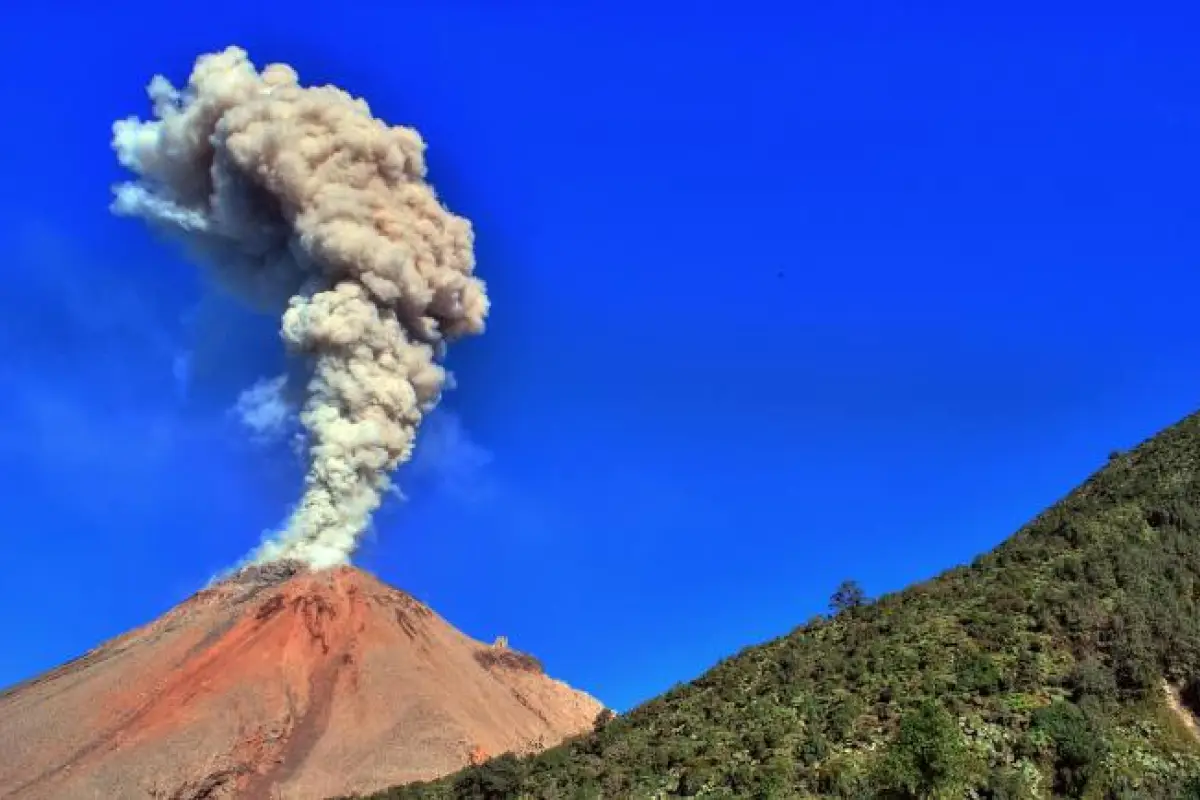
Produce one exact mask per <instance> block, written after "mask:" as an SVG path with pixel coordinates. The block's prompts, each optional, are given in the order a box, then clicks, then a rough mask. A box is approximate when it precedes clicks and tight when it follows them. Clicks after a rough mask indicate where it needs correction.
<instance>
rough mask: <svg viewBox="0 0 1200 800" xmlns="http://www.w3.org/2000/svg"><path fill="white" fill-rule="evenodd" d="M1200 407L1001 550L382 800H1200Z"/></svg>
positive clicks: (850, 593) (843, 605)
mask: <svg viewBox="0 0 1200 800" xmlns="http://www.w3.org/2000/svg"><path fill="white" fill-rule="evenodd" d="M1198 600H1200V415H1197V416H1193V417H1190V418H1188V419H1186V420H1184V421H1183V422H1181V423H1179V424H1178V425H1176V426H1174V427H1172V428H1170V429H1168V430H1166V431H1164V432H1163V433H1161V434H1159V435H1158V436H1157V437H1155V438H1154V439H1152V440H1150V441H1149V442H1147V443H1145V444H1143V445H1142V446H1140V447H1139V448H1138V449H1137V450H1135V451H1133V452H1131V453H1127V454H1120V453H1114V454H1113V455H1112V456H1111V457H1110V461H1109V464H1108V465H1107V466H1106V467H1105V468H1104V469H1102V470H1101V471H1099V472H1098V473H1097V474H1096V475H1094V476H1092V477H1091V478H1090V479H1089V480H1088V481H1086V482H1085V483H1084V484H1083V485H1082V486H1081V487H1079V488H1078V489H1077V490H1075V491H1074V492H1072V493H1071V494H1070V495H1069V496H1068V497H1067V498H1065V499H1064V500H1062V501H1061V502H1059V503H1058V504H1057V505H1055V506H1054V507H1052V508H1051V509H1049V510H1047V511H1046V512H1044V513H1043V514H1041V515H1040V516H1039V517H1038V518H1037V519H1035V520H1034V521H1033V522H1031V523H1030V524H1028V525H1027V526H1026V527H1025V528H1023V529H1022V530H1020V531H1019V532H1018V533H1017V534H1016V535H1014V536H1013V537H1012V538H1011V539H1009V540H1008V541H1007V542H1005V543H1004V544H1003V545H1001V546H1000V547H999V548H997V549H996V550H995V551H993V552H991V553H989V554H987V555H985V556H982V557H980V558H978V559H976V560H975V562H974V563H972V564H971V565H970V566H965V567H958V568H955V569H952V570H950V571H948V572H946V573H944V574H943V575H941V576H939V577H938V578H936V579H934V580H931V581H928V582H926V583H923V584H920V585H916V586H912V587H910V588H908V589H907V590H905V591H903V592H899V593H896V594H893V595H888V596H885V597H882V598H880V599H878V600H876V601H874V602H868V601H866V599H865V598H863V597H862V594H861V592H860V591H858V590H857V587H856V586H854V585H853V584H852V583H851V584H846V585H844V586H843V587H841V588H840V589H839V591H838V592H837V593H836V595H835V598H834V604H833V605H834V608H833V609H832V612H833V613H832V614H831V616H829V617H828V618H822V617H818V618H817V619H814V620H812V621H810V622H809V623H808V624H806V625H804V626H803V627H801V628H799V629H797V630H796V631H794V632H793V633H791V634H789V635H787V636H784V637H782V638H780V639H777V640H775V641H772V642H769V643H767V644H764V645H761V646H757V647H753V648H750V649H748V650H746V651H744V652H742V653H740V654H738V655H737V656H735V657H733V658H729V659H727V660H725V661H723V662H722V663H720V664H718V665H717V666H716V667H714V668H713V669H712V670H710V671H709V672H708V673H706V674H705V675H704V676H702V677H701V678H699V679H698V680H696V681H694V682H693V683H691V684H688V685H685V686H680V687H677V688H676V689H674V690H672V691H670V692H668V693H667V694H665V695H663V696H662V697H659V698H657V699H655V700H653V701H651V702H649V703H646V704H645V705H643V706H641V707H640V708H637V709H636V710H634V711H632V712H630V713H629V714H628V715H624V716H621V717H617V718H615V719H607V718H606V719H602V720H598V721H597V726H596V731H595V732H594V733H592V734H589V735H586V736H583V737H580V738H578V739H576V740H573V741H571V742H568V743H566V744H565V745H563V746H561V747H558V748H555V749H552V750H548V751H546V752H544V753H541V754H538V755H536V756H533V757H528V758H521V759H518V758H516V757H513V756H505V757H501V758H497V759H494V760H493V761H491V762H489V763H487V764H485V765H483V766H480V767H475V768H471V769H468V770H466V771H464V772H461V773H458V774H457V775H452V776H450V777H448V778H446V779H443V780H441V781H438V782H434V783H430V784H418V785H413V786H407V787H398V788H394V789H391V790H389V791H387V792H383V793H381V794H378V795H375V797H376V798H394V799H395V800H400V799H401V798H406V799H409V800H417V799H418V798H522V797H527V798H596V797H604V798H648V797H693V796H703V797H727V798H728V797H739V798H740V797H747V798H750V797H761V798H793V797H797V798H807V797H840V798H876V797H884V798H955V800H958V798H995V799H996V800H999V799H1000V798H1043V797H1079V798H1102V799H1103V800H1118V799H1120V800H1125V799H1126V798H1127V799H1128V800H1133V798H1139V800H1141V799H1146V800H1153V799H1154V798H1200V748H1198V745H1197V734H1196V732H1195V731H1194V729H1192V728H1191V727H1190V723H1191V722H1192V720H1191V717H1190V715H1189V713H1188V712H1187V710H1186V708H1184V707H1183V706H1177V707H1176V708H1175V709H1172V707H1171V703H1172V702H1174V701H1175V700H1176V699H1178V698H1182V702H1183V703H1185V704H1187V703H1190V704H1192V705H1195V704H1196V702H1197V700H1200V613H1198V612H1200V609H1198V608H1197V601H1198Z"/></svg>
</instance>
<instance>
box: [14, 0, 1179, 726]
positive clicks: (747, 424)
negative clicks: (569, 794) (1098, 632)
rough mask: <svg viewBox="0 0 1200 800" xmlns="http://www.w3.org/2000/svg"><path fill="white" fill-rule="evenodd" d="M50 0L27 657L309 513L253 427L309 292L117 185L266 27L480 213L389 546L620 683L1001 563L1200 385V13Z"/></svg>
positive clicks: (17, 508) (268, 45) (20, 531)
mask: <svg viewBox="0 0 1200 800" xmlns="http://www.w3.org/2000/svg"><path fill="white" fill-rule="evenodd" d="M14 2H15V5H14V8H16V9H17V10H15V11H13V10H6V12H5V24H4V26H3V28H2V29H0V62H2V63H0V100H2V102H3V107H4V108H5V110H6V115H5V124H4V125H3V126H0V152H3V153H4V154H5V156H6V157H5V159H4V171H5V184H4V191H3V193H0V209H2V214H0V265H2V266H0V269H3V274H4V276H5V278H6V280H5V283H4V288H3V291H0V355H2V356H3V358H2V360H0V389H2V391H0V419H3V420H4V424H3V425H2V426H0V487H2V488H0V503H2V505H3V509H4V512H5V513H4V525H5V529H4V537H5V538H4V545H5V546H4V551H3V553H4V555H3V563H4V565H5V567H6V569H5V575H4V578H3V580H0V608H3V609H4V612H3V614H4V617H3V618H4V629H5V632H4V640H5V645H4V647H2V648H0V684H8V683H10V682H13V681H15V680H18V679H20V678H23V677H25V676H28V675H30V674H33V673H35V672H38V671H41V670H44V669H46V668H49V667H51V666H53V665H55V664H57V663H59V662H61V661H63V660H65V659H67V658H70V657H72V656H75V655H77V654H79V653H80V652H82V651H84V650H85V649H87V648H89V647H91V646H93V645H95V644H97V643H99V642H100V641H102V640H103V639H105V638H107V637H110V636H113V635H116V634H118V633H121V632H123V631H125V630H127V629H129V628H131V627H133V626H134V625H137V624H140V623H142V622H145V621H148V620H149V619H151V618H153V617H155V616H156V615H158V614H160V613H162V612H163V611H164V610H166V609H167V608H168V607H169V606H170V605H172V604H174V603H176V602H178V601H180V600H182V599H183V598H184V597H186V596H187V595H188V594H189V593H190V592H191V591H193V590H195V589H197V588H198V587H199V586H200V585H201V584H203V582H204V581H205V580H207V578H208V577H209V576H210V575H212V574H213V573H214V572H215V571H217V570H219V569H221V568H223V567H225V566H227V565H229V564H230V563H232V562H233V561H235V560H236V559H237V558H239V557H240V556H242V555H243V554H244V553H245V552H246V551H247V550H249V549H250V548H251V547H252V546H253V545H254V544H256V543H257V541H258V539H259V536H260V534H261V532H262V531H263V530H264V529H266V528H270V527H272V526H274V525H276V524H277V523H279V522H280V521H281V520H282V519H283V518H284V516H285V514H286V512H287V508H288V504H289V502H291V501H292V500H294V499H295V497H296V493H297V488H298V480H299V472H298V468H297V466H296V465H295V464H294V463H293V462H292V461H290V460H289V459H288V458H287V456H286V454H284V453H281V452H279V451H278V450H277V449H276V450H272V449H270V448H266V449H264V448H262V447H257V446H255V445H253V443H251V442H248V441H247V440H246V438H245V436H244V435H243V434H242V432H241V431H239V429H238V428H237V427H236V426H235V425H234V424H233V422H232V421H231V420H230V419H229V418H228V416H227V414H226V413H225V409H227V408H228V407H229V406H230V405H231V404H232V402H233V400H234V398H235V397H236V395H237V392H238V391H239V390H240V389H242V388H244V387H246V386H247V385H249V384H250V383H251V382H253V381H254V380H255V379H256V378H259V377H264V376H269V375H272V374H274V371H275V370H276V369H277V366H278V362H279V352H278V350H279V346H280V345H279V343H278V341H277V339H276V337H275V333H274V331H275V325H274V323H273V321H271V320H255V319H253V318H249V317H247V316H245V315H239V314H238V313H237V312H236V309H229V308H224V307H219V306H214V305H213V304H212V303H210V302H207V301H206V302H201V298H202V291H201V286H200V284H199V282H198V279H197V276H196V274H195V271H194V270H193V269H191V268H190V267H189V266H188V265H186V264H185V263H184V262H182V260H181V259H180V258H179V257H178V256H177V255H176V254H175V253H174V252H173V251H172V250H171V249H169V248H167V247H164V246H161V245H159V244H158V243H156V242H154V241H153V240H152V239H151V238H150V237H149V236H148V235H147V233H146V232H145V230H144V229H143V228H142V227H141V226H140V225H138V224H137V223H134V222H131V221H128V220H118V219H115V218H111V217H110V216H109V215H108V212H107V204H108V201H109V186H110V184H111V183H113V182H114V181H116V180H118V179H121V178H122V177H123V175H122V173H121V172H120V170H119V169H118V167H117V165H116V164H115V161H114V159H113V157H112V155H111V153H110V151H109V149H108V142H109V133H110V124H111V122H112V121H113V120H114V119H116V118H118V117H123V116H125V115H128V114H137V115H141V116H145V115H146V114H147V113H148V106H147V102H146V99H145V95H144V93H143V89H144V86H145V84H146V82H147V81H148V80H149V78H150V77H151V75H153V74H154V73H155V72H159V71H161V72H164V73H165V74H167V75H168V76H169V77H171V78H172V80H174V81H175V82H176V83H181V82H182V81H183V80H185V78H186V76H187V73H188V71H189V69H190V67H191V65H192V61H193V59H194V57H195V56H196V55H197V54H199V53H201V52H205V51H209V50H213V49H217V48H221V47H224V46H225V45H227V44H230V43H236V44H240V45H242V46H244V47H246V48H247V49H248V50H249V51H250V54H251V57H252V58H254V59H255V60H256V62H258V63H259V64H262V63H264V62H267V61H271V60H284V61H288V62H290V63H292V64H294V65H295V66H296V67H297V68H298V70H299V72H300V75H301V77H302V79H303V80H305V81H306V82H334V83H337V84H339V85H341V86H343V87H344V88H346V89H348V90H350V91H352V92H353V93H355V94H359V95H362V96H365V97H366V98H368V99H369V101H370V103H371V105H372V108H373V110H374V111H375V112H376V113H377V114H379V115H380V116H383V117H385V118H387V119H389V120H391V121H395V122H402V123H405V124H411V125H414V126H416V127H417V128H419V129H420V130H421V132H422V133H423V135H424V136H425V137H426V139H427V141H428V142H429V146H430V162H431V170H432V173H431V178H432V180H433V181H434V183H435V184H436V185H437V186H438V188H439V190H440V191H441V193H442V195H443V197H444V198H445V199H446V201H447V203H448V204H449V205H450V206H451V207H452V208H453V209H454V210H455V211H457V212H459V213H462V214H464V215H466V216H468V217H470V218H471V219H472V220H473V221H474V223H475V225H476V229H477V233H478V252H479V264H480V267H479V269H480V273H481V274H482V275H483V276H485V277H486V279H487V280H488V281H489V284H490V287H491V293H492V297H493V300H494V311H493V315H492V318H491V327H490V329H489V331H488V333H487V334H486V335H485V336H484V337H482V338H480V339H478V340H477V341H472V342H469V343H466V344H464V345H463V346H462V347H460V348H459V349H458V350H457V351H456V352H455V353H454V354H453V356H452V367H453V368H454V370H455V372H456V373H457V376H458V382H459V387H460V388H459V389H458V390H457V391H455V392H454V393H452V394H451V395H450V396H448V397H447V399H446V402H445V406H446V409H447V410H448V412H450V413H448V414H446V415H445V416H443V417H442V418H441V419H440V420H439V421H438V423H437V424H438V426H439V427H438V429H437V436H436V443H435V442H434V438H435V437H430V438H429V442H430V443H431V446H430V447H429V448H427V450H426V452H427V455H425V456H424V459H425V461H423V462H422V463H423V464H424V466H423V467H422V468H419V469H414V470H410V471H409V473H410V474H409V475H407V476H405V480H404V485H405V488H406V491H407V492H408V493H409V495H410V498H411V499H410V500H409V502H408V503H406V504H401V503H392V504H390V505H389V506H388V507H387V508H386V509H385V510H384V511H383V512H382V513H381V514H380V515H379V517H378V519H377V523H378V524H377V534H376V536H375V538H374V539H373V540H372V542H371V543H370V544H369V545H368V547H367V548H366V549H365V550H364V551H363V553H362V557H361V559H360V564H361V565H363V566H365V567H367V568H369V569H372V570H374V571H376V572H377V573H378V574H379V575H380V576H381V577H383V578H384V579H385V580H387V581H389V582H391V583H393V584H395V585H398V586H400V587H403V588H405V589H408V590H409V591H411V592H413V593H414V594H416V595H417V596H419V597H420V598H422V599H424V600H425V601H427V602H428V603H430V604H431V605H432V606H433V607H434V608H436V609H437V610H438V611H439V613H441V614H442V615H443V616H445V617H447V618H448V619H449V620H451V621H452V622H453V623H455V624H456V625H458V626H460V627H461V628H462V629H464V630H465V631H467V632H468V633H470V634H472V635H475V636H477V637H479V638H483V639H490V638H492V637H493V636H495V635H497V634H505V635H507V636H509V637H510V640H511V642H512V644H513V645H514V646H516V647H519V648H522V649H527V650H529V651H531V652H533V653H535V654H537V655H538V656H539V657H541V658H542V659H543V660H544V661H545V663H546V664H547V667H548V669H549V671H550V672H551V673H553V674H554V675H556V676H558V677H561V678H564V679H566V680H568V681H569V682H571V683H573V684H575V685H577V686H580V687H582V688H585V689H587V690H589V691H591V692H593V693H595V694H596V695H598V696H599V697H601V698H602V699H603V700H605V701H607V702H608V703H609V704H611V705H613V706H614V707H616V708H618V709H625V708H628V707H629V706H630V705H631V704H634V703H636V702H638V701H640V700H642V699H645V698H648V697H649V696H651V695H653V694H656V693H658V692H660V691H662V690H664V689H666V688H668V687H670V686H671V685H672V684H673V683H675V682H677V681H682V680H686V679H689V678H691V677H693V676H695V675H697V674H698V673H700V672H701V671H703V669H705V668H706V667H708V666H709V665H711V664H712V663H713V662H714V661H716V660H717V659H718V658H720V657H722V656H724V655H727V654H729V653H731V652H733V651H735V650H737V649H739V648H741V647H742V646H745V645H747V644H750V643H754V642H757V641H761V640H763V639H765V638H768V637H771V636H774V635H776V634H781V633H784V632H786V631H788V630H790V629H791V628H792V627H794V626H795V625H797V624H799V623H801V622H802V621H804V620H805V619H806V618H808V617H809V616H810V615H811V614H813V613H814V612H817V611H820V610H823V609H824V607H825V603H826V600H827V598H828V596H829V594H830V592H831V591H832V590H833V588H834V587H835V586H836V584H837V583H838V582H839V581H840V580H841V579H843V578H846V577H854V578H857V579H858V580H859V581H860V582H861V583H862V584H863V585H864V587H865V588H866V590H867V591H868V593H870V594H873V595H874V594H879V593H882V592H885V591H890V590H893V589H897V588H900V587H902V586H904V585H905V584H908V583H910V582H912V581H915V580H918V579H922V578H926V577H929V576H932V575H934V574H936V573H937V572H938V571H940V570H942V569H944V568H947V567H949V566H951V565H954V564H956V563H960V562H963V561H967V560H969V559H970V558H971V557H972V556H973V555H975V554H976V553H979V552H981V551H984V550H986V549H988V548H990V547H992V546H994V545H995V544H996V543H998V542H999V541H1000V540H1001V539H1002V538H1004V537H1005V536H1006V535H1008V534H1009V533H1011V532H1012V531H1013V530H1015V528H1016V527H1018V526H1019V524H1020V523H1022V522H1023V521H1024V520H1026V519H1027V518H1028V517H1030V516H1031V515H1033V514H1034V513H1036V512H1037V511H1038V510H1040V509H1041V508H1043V507H1044V506H1046V505H1047V504H1049V503H1050V502H1052V501H1054V500H1055V499H1056V498H1058V497H1059V496H1061V495H1062V494H1063V493H1064V492H1065V491H1067V490H1068V489H1069V488H1070V487H1072V486H1073V485H1075V484H1076V483H1077V482H1079V481H1080V480H1081V479H1083V478H1084V477H1086V475H1087V474H1089V473H1090V472H1091V471H1092V470H1093V469H1094V468H1097V467H1098V466H1100V465H1101V464H1102V463H1103V462H1104V460H1105V457H1106V456H1107V454H1108V453H1109V451H1110V450H1112V449H1114V448H1118V447H1126V446H1130V445H1132V444H1134V443H1136V442H1137V441H1139V440H1141V439H1142V438H1144V437H1146V436H1148V435H1150V434H1151V433H1153V432H1154V431H1155V430H1157V429H1159V428H1160V427H1162V426H1164V425H1166V424H1169V423H1171V422H1173V421H1175V420H1176V419H1177V418H1179V417H1181V416H1183V415H1184V414H1186V413H1189V412H1191V411H1192V410H1194V409H1195V408H1196V406H1197V405H1198V403H1200V370H1198V368H1197V365H1198V364H1200V358H1198V355H1200V329H1198V328H1197V326H1196V324H1195V320H1196V304H1197V299H1198V297H1200V278H1198V275H1200V272H1198V270H1197V267H1198V266H1200V263H1198V262H1200V226H1198V225H1197V220H1200V192H1198V191H1197V186H1198V185H1200V148H1197V143H1198V142H1200V99H1198V98H1200V92H1198V90H1200V61H1198V60H1197V59H1196V57H1195V56H1196V51H1195V47H1194V45H1195V41H1194V33H1195V31H1196V25H1195V23H1196V22H1197V20H1196V18H1195V17H1194V16H1187V15H1184V16H1177V15H1172V14H1169V13H1167V12H1166V11H1160V10H1155V11H1154V13H1153V14H1151V7H1150V6H1149V5H1147V4H1138V5H1137V6H1123V10H1124V14H1125V16H1121V15H1119V14H1118V12H1117V10H1116V8H1115V6H1114V7H1113V8H1111V9H1108V8H1105V7H1104V6H1097V5H1096V4H1089V5H1087V6H1086V9H1085V8H1084V7H1080V8H1072V9H1067V8H1065V7H1060V8H1059V9H1058V10H1056V11H1053V12H1052V11H1049V10H1047V8H1046V6H1045V5H1044V4H1039V5H1037V6H1036V10H1035V7H1034V6H1032V5H1031V6H1029V7H1028V8H1022V7H1020V6H1018V5H1014V4H1012V3H1005V4H1001V7H1002V8H1003V9H1004V10H1003V12H1002V13H1000V12H997V13H991V12H989V13H984V12H981V11H975V12H973V15H972V16H961V15H959V14H958V13H957V12H952V11H948V10H945V9H943V10H941V11H938V12H936V13H935V12H934V11H932V10H929V9H928V8H926V9H924V10H922V9H920V8H919V7H918V6H917V5H915V4H909V3H890V4H882V3H881V4H877V5H873V6H866V5H862V6H857V5H851V4H831V3H829V4H801V6H802V7H808V8H815V7H817V6H818V5H819V6H820V7H821V10H812V11H805V12H798V11H795V10H793V11H790V12H785V11H783V8H785V6H783V5H780V6H778V7H771V6H766V5H758V4H756V3H754V2H743V3H736V4H734V5H733V6H728V5H725V6H724V7H725V8H726V9H727V11H726V12H724V13H716V12H715V11H714V12H709V11H706V10H704V9H705V8H706V6H704V5H703V4H702V5H700V6H690V5H689V6H688V7H687V8H688V9H689V10H684V7H683V6H680V7H673V6H667V5H659V6H655V5H654V4H648V5H643V4H642V3H637V4H634V3H616V4H608V3H606V4H599V3H595V4H555V3H549V2H538V3H531V2H515V3H506V4H503V5H504V6H506V7H507V10H503V11H501V10H498V9H497V8H496V7H497V6H500V5H501V4H498V3H484V2H473V3H466V2H449V1H447V2H442V3H426V4H422V6H423V8H422V9H420V10H418V8H417V7H416V6H415V5H412V4H404V3H396V4H394V5H393V4H387V5H384V4H379V5H377V6H375V7H374V8H373V10H372V7H370V6H369V5H368V4H364V3H355V4H350V3H347V4H339V3H329V2H321V3H307V2H289V3H272V2H263V3H261V4H255V3H248V2H244V0H241V1H239V2H229V1H228V0H214V1H213V2H206V3H204V4H200V5H197V6H195V7H194V8H192V9H190V10H187V11H185V10H182V7H180V9H181V10H178V11H176V10H171V9H172V8H174V7H171V6H169V5H168V4H162V5H161V6H160V7H159V10H158V11H155V10H154V7H153V6H151V5H149V4H146V3H143V2H127V3H122V4H119V6H112V8H113V9H115V8H118V7H119V8H120V11H119V12H118V11H115V10H108V9H104V10H101V8H100V6H99V5H97V6H96V9H95V10H85V9H86V8H88V7H87V6H86V5H85V4H83V3H78V4H77V3H67V2H65V0H46V1H45V2H39V3H30V2H20V1H19V0H14ZM563 5H570V6H572V7H573V9H575V10H564V9H563V8H562V6H563ZM585 5H588V6H590V7H591V10H584V6H585ZM834 6H836V7H837V11H833V10H830V9H832V8H833V7H834ZM350 7H354V8H355V9H356V10H355V13H353V14H348V15H346V16H344V17H338V16H336V15H335V13H334V12H335V11H336V10H337V9H340V8H350ZM712 7H713V8H716V6H712ZM901 7H903V8H905V9H907V11H906V12H905V13H904V14H903V15H901V14H898V13H897V12H896V11H895V9H898V8H901ZM238 8H250V9H256V10H249V11H247V10H237V9H238ZM646 8H649V9H651V10H645V9H646ZM1180 8H1182V5H1181V6H1180ZM635 9H642V10H640V11H639V10H635ZM728 9H736V10H737V14H736V15H734V14H733V11H731V10H728ZM1130 9H1133V11H1132V12H1131V11H1130ZM1130 13H1137V14H1141V16H1128V15H1129V14H1130ZM198 315H200V316H203V315H208V319H209V324H207V325H196V324H195V320H196V318H197V316H198ZM214 321H215V323H216V330H218V331H220V332H223V334H222V335H220V336H214V335H212V333H211V331H213V330H214V325H213V322H214ZM198 330H207V331H209V333H208V334H206V335H204V336H198V335H197V334H196V331H198ZM184 367H186V368H184ZM455 423H457V425H456V424H455ZM435 444H436V446H434V445H435Z"/></svg>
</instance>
